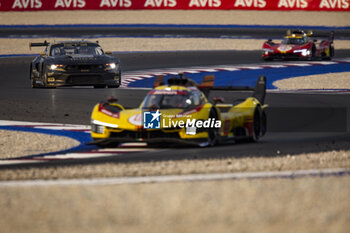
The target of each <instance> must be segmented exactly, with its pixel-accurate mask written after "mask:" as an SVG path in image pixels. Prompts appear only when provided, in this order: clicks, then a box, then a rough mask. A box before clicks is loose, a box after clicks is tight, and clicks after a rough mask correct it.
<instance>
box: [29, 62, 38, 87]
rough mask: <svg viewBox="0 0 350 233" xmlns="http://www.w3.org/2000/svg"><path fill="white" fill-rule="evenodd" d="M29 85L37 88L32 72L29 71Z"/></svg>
mask: <svg viewBox="0 0 350 233" xmlns="http://www.w3.org/2000/svg"><path fill="white" fill-rule="evenodd" d="M30 70H32V67H30ZM30 84H31V86H32V88H37V87H38V85H37V84H36V83H35V79H34V76H33V73H32V71H30Z"/></svg>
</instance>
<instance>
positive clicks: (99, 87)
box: [94, 84, 106, 88]
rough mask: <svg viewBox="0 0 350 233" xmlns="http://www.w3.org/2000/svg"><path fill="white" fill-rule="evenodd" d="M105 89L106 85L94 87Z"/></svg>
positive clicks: (95, 86)
mask: <svg viewBox="0 0 350 233" xmlns="http://www.w3.org/2000/svg"><path fill="white" fill-rule="evenodd" d="M105 87H106V85H103V84H102V85H94V88H105Z"/></svg>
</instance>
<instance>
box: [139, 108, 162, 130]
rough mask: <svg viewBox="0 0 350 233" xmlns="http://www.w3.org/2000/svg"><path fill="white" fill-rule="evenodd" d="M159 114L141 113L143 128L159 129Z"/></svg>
mask: <svg viewBox="0 0 350 233" xmlns="http://www.w3.org/2000/svg"><path fill="white" fill-rule="evenodd" d="M161 115H162V114H161V113H160V112H159V110H157V111H156V112H144V113H143V128H145V129H160V120H161Z"/></svg>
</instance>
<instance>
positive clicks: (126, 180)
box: [0, 168, 350, 187]
mask: <svg viewBox="0 0 350 233" xmlns="http://www.w3.org/2000/svg"><path fill="white" fill-rule="evenodd" d="M349 174H350V169H342V168H335V169H316V170H298V171H271V172H239V173H219V174H197V175H170V176H146V177H114V178H93V179H61V180H23V181H1V182H0V187H28V186H67V185H68V186H71V185H117V184H142V183H166V182H188V181H191V182H193V181H213V180H236V179H262V178H270V179H271V178H277V179H278V178H298V177H305V176H317V177H324V176H337V175H349Z"/></svg>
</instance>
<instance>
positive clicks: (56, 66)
mask: <svg viewBox="0 0 350 233" xmlns="http://www.w3.org/2000/svg"><path fill="white" fill-rule="evenodd" d="M37 46H44V47H46V48H45V51H44V52H43V53H40V56H38V57H36V58H34V60H33V61H32V63H31V64H30V80H31V84H32V87H33V88H36V87H60V86H85V85H89V86H94V87H95V88H104V87H106V86H107V87H119V85H120V83H121V71H120V61H119V59H117V58H115V57H113V56H112V55H111V54H112V53H111V52H106V53H105V52H103V50H102V48H101V46H100V45H99V44H98V42H90V41H84V40H82V41H59V42H53V43H49V42H47V41H45V42H43V43H30V44H29V47H37Z"/></svg>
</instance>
